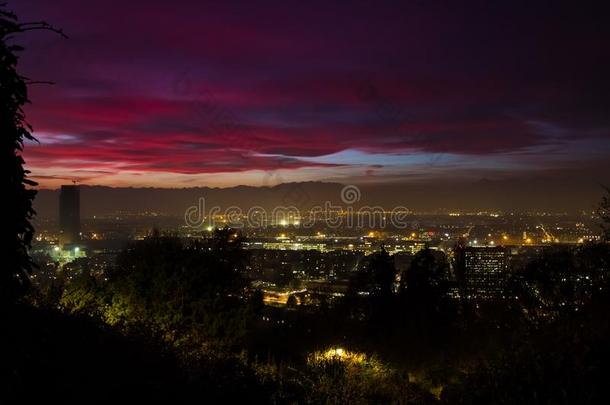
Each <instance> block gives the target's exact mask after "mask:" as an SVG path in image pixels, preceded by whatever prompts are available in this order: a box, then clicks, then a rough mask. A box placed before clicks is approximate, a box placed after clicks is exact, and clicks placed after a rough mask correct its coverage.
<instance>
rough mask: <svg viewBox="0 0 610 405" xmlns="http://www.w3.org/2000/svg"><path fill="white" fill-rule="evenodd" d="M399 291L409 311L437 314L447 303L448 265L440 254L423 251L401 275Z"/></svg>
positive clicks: (428, 250) (418, 253)
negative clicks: (419, 310) (409, 308)
mask: <svg viewBox="0 0 610 405" xmlns="http://www.w3.org/2000/svg"><path fill="white" fill-rule="evenodd" d="M400 282H401V283H400V287H401V288H400V290H401V294H402V295H403V296H406V298H407V301H408V302H409V307H411V309H416V308H418V309H422V310H425V312H426V313H428V312H432V313H434V312H439V311H441V309H442V306H443V304H444V303H445V302H446V301H447V291H448V288H449V263H448V262H447V259H446V257H445V255H444V254H443V253H442V252H436V251H432V250H431V249H423V250H420V251H419V252H417V254H416V255H415V257H414V258H413V261H412V262H411V266H410V267H409V268H408V269H407V270H406V271H405V272H404V273H403V274H402V276H401V280H400Z"/></svg>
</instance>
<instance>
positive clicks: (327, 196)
mask: <svg viewBox="0 0 610 405" xmlns="http://www.w3.org/2000/svg"><path fill="white" fill-rule="evenodd" d="M344 187H345V185H344V184H341V183H338V182H315V181H310V182H301V183H282V184H279V185H275V186H264V187H255V186H245V185H243V186H235V187H229V188H213V187H193V188H175V189H174V188H153V187H143V188H134V187H106V186H89V185H83V186H81V215H82V216H83V217H85V218H86V217H92V216H93V215H106V214H113V213H116V212H131V213H137V212H143V211H155V212H159V213H163V214H168V215H183V214H184V212H185V210H186V209H187V208H188V207H190V206H193V205H197V204H198V201H199V199H200V198H201V197H203V198H204V199H205V204H206V209H209V208H210V207H212V206H219V207H221V209H226V208H227V207H229V206H237V207H240V208H242V209H244V210H247V209H249V208H251V207H253V206H260V207H262V208H264V209H266V210H272V209H273V208H274V207H276V206H295V207H297V208H298V209H300V210H304V209H310V208H311V207H313V206H316V205H323V204H324V202H325V201H330V202H331V203H332V204H333V205H340V206H343V207H345V206H347V204H345V203H344V202H343V201H342V200H341V190H342V189H343V188H344ZM359 191H360V194H359V196H360V198H359V200H358V201H356V202H354V203H353V204H352V205H353V206H354V207H359V206H362V205H370V206H373V205H378V206H382V207H384V208H387V209H392V208H393V207H394V206H398V205H400V206H404V207H407V208H409V209H412V210H415V211H427V212H430V211H436V210H450V209H459V210H503V211H533V210H548V211H553V212H577V211H580V210H590V209H593V208H594V207H595V205H596V204H597V202H598V200H599V198H600V196H601V195H602V189H601V187H600V186H599V184H597V183H594V182H581V183H577V184H575V183H574V182H562V181H557V180H555V181H549V180H547V179H532V180H530V181H527V182H524V181H521V180H489V179H485V180H484V181H482V180H479V181H475V182H460V183H457V182H456V183H443V184H428V183H417V184H381V185H379V184H376V185H362V186H359ZM35 209H36V211H37V213H38V217H39V218H49V219H53V218H56V217H57V213H58V211H59V190H39V191H38V195H37V197H36V200H35Z"/></svg>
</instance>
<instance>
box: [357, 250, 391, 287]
mask: <svg viewBox="0 0 610 405" xmlns="http://www.w3.org/2000/svg"><path fill="white" fill-rule="evenodd" d="M395 278H396V267H395V266H394V261H393V260H392V257H390V254H389V253H388V252H387V250H385V248H384V247H383V246H382V247H381V249H380V250H379V251H377V252H375V253H373V254H371V255H370V256H369V258H368V260H367V262H366V263H365V264H364V265H363V266H362V267H361V268H360V269H359V270H358V271H357V272H356V273H355V274H354V275H353V276H352V278H351V279H350V291H351V292H352V293H358V292H365V293H368V294H370V295H374V296H380V297H387V296H389V295H391V293H392V286H393V284H394V280H395Z"/></svg>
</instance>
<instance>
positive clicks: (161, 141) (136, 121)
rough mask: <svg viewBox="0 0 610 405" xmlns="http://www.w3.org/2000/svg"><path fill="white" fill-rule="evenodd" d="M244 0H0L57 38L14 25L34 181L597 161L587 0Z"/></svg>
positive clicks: (220, 182)
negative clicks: (47, 26) (466, 0)
mask: <svg viewBox="0 0 610 405" xmlns="http://www.w3.org/2000/svg"><path fill="white" fill-rule="evenodd" d="M254 3H255V2H250V1H244V2H241V3H240V4H236V3H235V2H220V1H219V2H207V3H206V2H201V1H180V0H175V1H131V0H130V1H121V2H112V1H82V0H79V1H77V0H54V1H49V0H19V1H15V0H9V3H8V6H9V8H12V9H13V10H14V11H15V12H16V13H17V14H18V15H19V17H20V20H21V21H37V20H43V19H44V20H46V21H48V22H50V23H52V24H54V25H55V26H57V27H60V28H62V29H63V30H64V31H65V32H66V34H67V35H68V36H69V39H67V40H66V39H62V38H60V37H59V36H56V35H53V34H51V33H43V32H35V33H28V34H26V35H24V36H22V37H21V38H20V43H22V44H23V45H24V46H26V51H25V52H24V53H23V54H22V59H21V61H20V68H21V71H22V73H23V74H24V75H26V76H27V77H29V78H31V79H32V80H40V81H53V82H55V85H52V86H51V85H42V84H39V85H34V86H32V88H31V93H30V96H31V97H30V98H31V100H32V105H31V106H29V107H28V108H27V110H26V112H27V114H28V115H27V116H28V120H29V122H30V123H31V124H32V126H33V127H34V129H35V135H36V137H37V138H38V139H39V141H40V144H29V145H28V146H27V148H26V151H25V158H26V161H27V164H28V167H29V169H30V170H32V172H33V176H34V177H35V179H36V180H38V181H39V182H40V183H41V186H42V187H51V188H52V187H56V186H57V185H59V184H62V183H66V182H69V181H70V180H71V179H78V180H79V181H80V182H81V184H102V185H113V186H125V185H129V186H161V187H185V186H199V185H211V186H231V185H237V184H248V185H264V184H267V183H270V182H271V183H273V182H275V183H277V182H286V181H301V180H324V181H340V182H350V183H384V182H397V183H404V182H419V181H435V180H443V181H446V180H450V179H460V180H469V179H472V180H476V179H481V178H487V179H506V178H510V179H515V178H524V179H527V178H531V177H549V178H563V177H565V176H568V175H569V176H572V178H583V177H589V178H594V179H595V180H596V181H604V180H605V179H607V178H608V172H609V171H608V169H609V163H608V161H609V160H610V159H609V157H610V100H608V97H609V94H610V80H609V77H608V71H610V51H609V49H610V48H609V43H610V42H609V41H610V24H608V21H607V15H606V14H605V13H604V12H602V10H596V9H595V8H594V7H589V6H587V7H580V8H575V7H561V6H557V5H554V6H553V7H552V8H551V7H550V6H544V5H543V4H542V3H546V2H540V5H537V6H535V5H532V4H530V3H531V2H519V1H506V2H487V1H480V2H472V3H470V6H469V7H467V8H465V7H463V6H461V4H462V3H461V2H455V6H452V7H449V6H445V5H432V4H431V3H436V2H428V1H412V2H356V1H353V2H351V1H350V2H329V1H321V2H312V1H294V2H292V1H278V2H267V3H265V2H263V3H256V4H254ZM406 3H410V5H405V4H406ZM489 3H494V5H493V6H492V5H490V4H489ZM500 3H502V4H504V6H500V5H498V4H500ZM554 3H555V2H549V3H548V4H554ZM569 4H572V5H573V6H576V5H577V3H569Z"/></svg>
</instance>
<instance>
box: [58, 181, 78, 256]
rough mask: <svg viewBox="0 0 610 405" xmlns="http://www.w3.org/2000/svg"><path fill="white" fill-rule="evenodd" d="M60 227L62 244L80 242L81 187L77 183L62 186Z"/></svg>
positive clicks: (60, 194)
mask: <svg viewBox="0 0 610 405" xmlns="http://www.w3.org/2000/svg"><path fill="white" fill-rule="evenodd" d="M59 229H60V232H61V235H60V239H59V241H60V243H61V244H62V245H65V244H71V243H79V242H80V187H79V186H77V185H72V186H61V191H60V193H59Z"/></svg>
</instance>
